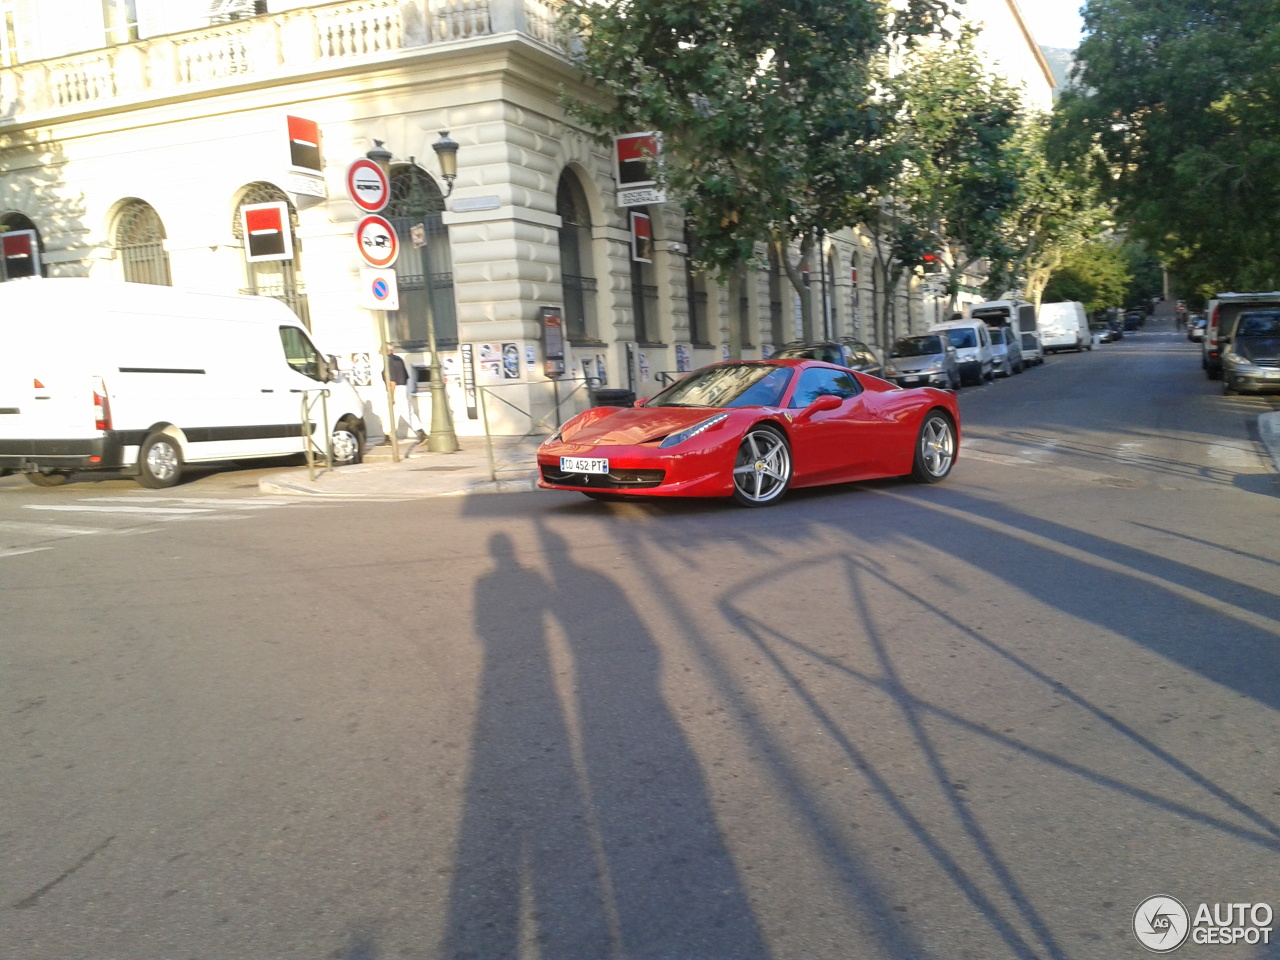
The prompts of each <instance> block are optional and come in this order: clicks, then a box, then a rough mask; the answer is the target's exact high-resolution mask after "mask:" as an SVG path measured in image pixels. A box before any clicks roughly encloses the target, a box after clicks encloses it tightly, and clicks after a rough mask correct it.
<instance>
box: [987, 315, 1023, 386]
mask: <svg viewBox="0 0 1280 960" xmlns="http://www.w3.org/2000/svg"><path fill="white" fill-rule="evenodd" d="M987 332H988V333H990V334H991V362H992V363H993V364H994V368H995V373H996V376H998V377H1009V376H1012V375H1013V374H1015V373H1021V372H1022V345H1021V344H1020V343H1018V340H1017V337H1016V335H1015V334H1014V332H1013V330H1012V329H1011V328H1010V327H989V328H988V331H987Z"/></svg>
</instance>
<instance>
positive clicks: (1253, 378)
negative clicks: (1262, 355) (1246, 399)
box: [1222, 363, 1280, 393]
mask: <svg viewBox="0 0 1280 960" xmlns="http://www.w3.org/2000/svg"><path fill="white" fill-rule="evenodd" d="M1222 379H1223V381H1224V382H1225V383H1226V384H1227V386H1229V387H1231V389H1233V390H1239V391H1241V392H1242V393H1244V392H1249V393H1255V392H1256V393H1261V392H1264V391H1267V392H1270V391H1272V390H1278V391H1280V367H1255V366H1248V367H1239V366H1236V365H1235V364H1230V363H1227V364H1224V365H1223V368H1222Z"/></svg>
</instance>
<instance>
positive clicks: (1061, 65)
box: [1040, 47, 1076, 97]
mask: <svg viewBox="0 0 1280 960" xmlns="http://www.w3.org/2000/svg"><path fill="white" fill-rule="evenodd" d="M1040 52H1041V53H1043V54H1044V58H1045V59H1046V60H1047V61H1049V68H1050V69H1051V70H1052V71H1053V79H1054V80H1055V81H1057V84H1058V89H1057V90H1055V91H1054V96H1055V97H1056V96H1057V95H1058V94H1059V93H1061V92H1062V91H1063V90H1065V89H1066V88H1067V84H1068V83H1069V82H1070V81H1069V80H1068V77H1067V74H1068V73H1069V72H1070V70H1071V64H1072V63H1073V62H1075V58H1076V52H1075V51H1074V50H1067V49H1064V48H1063V47H1041V48H1040Z"/></svg>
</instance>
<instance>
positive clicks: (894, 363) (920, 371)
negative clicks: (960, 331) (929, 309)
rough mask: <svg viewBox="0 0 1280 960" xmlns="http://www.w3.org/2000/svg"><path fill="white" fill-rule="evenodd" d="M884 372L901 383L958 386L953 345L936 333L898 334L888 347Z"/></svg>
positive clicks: (905, 385) (957, 371) (953, 387)
mask: <svg viewBox="0 0 1280 960" xmlns="http://www.w3.org/2000/svg"><path fill="white" fill-rule="evenodd" d="M884 375H885V378H886V379H888V380H892V381H893V382H894V383H896V384H897V385H898V386H900V387H949V388H950V389H952V390H958V389H959V388H960V361H959V360H957V359H956V348H955V347H953V346H951V344H950V343H948V342H947V338H946V337H944V336H942V335H941V334H937V333H925V334H921V335H920V336H916V337H901V338H899V339H898V340H897V341H896V342H895V343H894V345H893V346H892V347H890V348H889V359H888V362H887V363H886V364H885V367H884Z"/></svg>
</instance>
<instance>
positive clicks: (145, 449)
mask: <svg viewBox="0 0 1280 960" xmlns="http://www.w3.org/2000/svg"><path fill="white" fill-rule="evenodd" d="M180 479H182V449H181V448H180V447H179V446H178V441H177V440H175V439H173V437H171V436H169V435H168V434H167V433H153V434H151V436H149V437H147V439H146V440H144V441H143V443H142V448H141V449H140V450H139V451H138V483H139V484H140V485H141V486H144V487H148V488H150V489H152V490H158V489H162V488H164V487H172V486H173V485H174V484H175V483H177V482H178V481H179V480H180Z"/></svg>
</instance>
